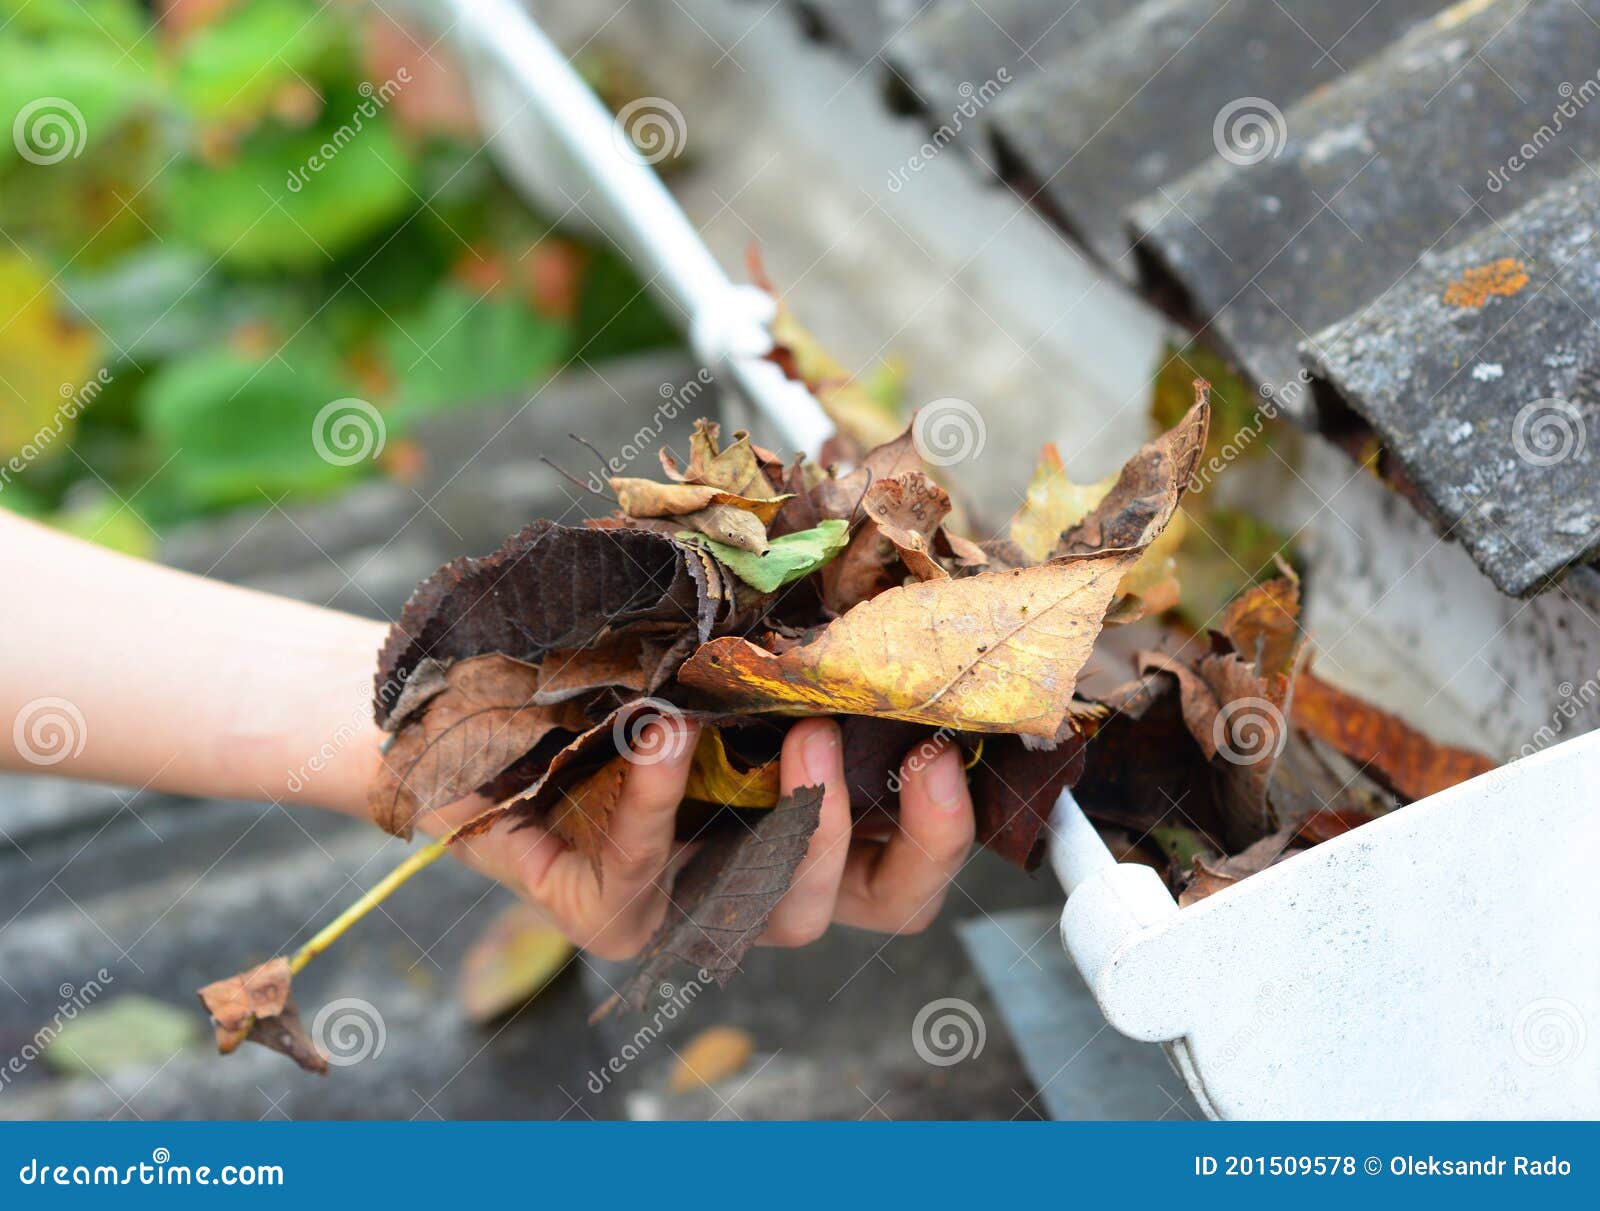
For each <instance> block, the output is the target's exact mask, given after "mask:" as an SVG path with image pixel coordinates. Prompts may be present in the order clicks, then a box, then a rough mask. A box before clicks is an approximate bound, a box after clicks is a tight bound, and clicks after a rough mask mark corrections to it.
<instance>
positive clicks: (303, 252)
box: [168, 94, 415, 270]
mask: <svg viewBox="0 0 1600 1211" xmlns="http://www.w3.org/2000/svg"><path fill="white" fill-rule="evenodd" d="M351 95H352V96H353V95H354V94H351ZM329 109H330V112H334V113H343V112H347V109H346V107H345V106H344V104H343V103H342V102H340V103H337V104H336V103H335V102H330V103H329ZM168 176H169V177H170V186H171V192H170V205H171V215H172V225H173V227H174V228H175V229H176V230H177V231H178V233H179V234H180V235H182V236H184V237H185V238H186V239H187V240H188V241H189V242H191V243H193V244H196V245H198V246H199V247H200V248H202V249H204V250H205V251H207V252H209V253H211V254H212V255H213V256H216V257H220V258H222V259H223V260H224V261H225V262H226V263H227V264H229V265H233V266H236V267H238V268H241V269H246V270H274V269H278V270H281V269H299V270H304V269H313V268H320V267H323V266H325V265H327V264H328V263H329V262H330V261H332V260H333V259H334V258H335V257H337V256H339V255H340V254H341V253H343V252H347V251H349V250H350V249H352V248H353V247H355V246H356V245H357V244H359V243H360V242H361V241H363V240H365V239H367V238H369V237H371V236H373V235H375V234H376V233H378V232H379V231H381V230H382V229H384V228H385V227H387V226H388V225H389V224H390V223H392V222H393V221H394V220H395V219H397V218H398V217H399V216H400V215H401V214H403V213H405V212H406V211H407V210H408V209H409V208H410V206H411V204H412V202H413V201H414V198H415V195H414V194H413V192H412V187H411V178H412V164H411V160H410V157H409V156H408V155H407V153H406V152H405V150H404V149H403V148H402V147H401V145H400V143H399V141H398V140H397V139H396V138H395V136H394V133H393V131H392V130H391V129H390V126H389V123H388V120H387V119H386V117H385V115H384V114H383V113H382V112H381V111H380V112H379V113H377V114H376V115H375V116H373V117H371V118H363V119H362V120H361V122H360V124H359V126H358V125H357V124H356V122H355V121H354V120H353V119H352V120H350V121H347V122H345V123H344V124H343V125H340V124H339V123H338V122H333V121H331V120H325V121H324V122H323V123H322V124H321V125H320V126H317V127H314V128H312V129H310V130H305V131H290V130H286V129H284V128H283V127H280V126H275V125H269V126H264V127H262V128H261V129H260V130H258V131H257V132H256V133H255V134H253V135H251V136H250V138H249V139H247V140H246V141H245V143H244V146H243V147H242V148H241V149H240V152H239V155H238V157H237V158H236V159H234V160H233V161H231V162H230V163H228V164H226V165H222V166H218V165H211V164H203V163H199V162H197V161H188V162H184V163H182V164H175V165H174V166H173V167H172V168H171V169H170V170H169V172H168Z"/></svg>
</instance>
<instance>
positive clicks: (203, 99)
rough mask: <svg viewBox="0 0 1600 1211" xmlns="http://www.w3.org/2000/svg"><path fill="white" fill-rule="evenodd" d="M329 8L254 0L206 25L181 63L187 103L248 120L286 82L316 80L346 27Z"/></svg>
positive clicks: (206, 116) (309, 1)
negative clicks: (329, 13)
mask: <svg viewBox="0 0 1600 1211" xmlns="http://www.w3.org/2000/svg"><path fill="white" fill-rule="evenodd" d="M325 8H326V5H325V4H319V3H313V0H253V2H252V3H249V4H240V5H235V6H233V8H232V9H231V10H230V11H229V12H228V13H227V14H226V15H225V16H224V17H223V18H222V19H221V20H219V21H217V22H215V23H213V24H211V25H208V26H206V27H205V28H203V29H201V30H199V31H198V32H197V33H195V35H194V36H193V37H191V38H189V39H188V40H187V41H186V42H185V43H184V44H183V48H182V50H181V52H180V54H179V58H178V62H177V69H176V75H177V86H178V94H179V96H180V97H181V98H182V100H183V102H184V106H185V108H187V109H188V110H189V111H190V112H191V113H192V114H194V115H195V116H196V117H198V118H201V119H203V120H208V121H210V120H218V119H226V120H229V121H248V120H250V119H252V118H256V117H258V116H260V115H261V114H263V113H265V112H266V111H267V110H268V109H269V108H270V107H271V105H272V102H273V99H274V98H275V97H276V96H277V95H278V93H279V92H280V91H281V90H282V89H283V88H285V87H286V86H289V85H292V84H295V83H298V82H300V81H303V80H305V79H306V78H308V77H310V78H313V79H314V78H316V77H317V76H318V75H319V73H320V68H321V66H322V64H323V62H324V61H325V60H326V59H328V58H329V57H330V56H331V55H332V54H333V53H334V52H335V50H336V48H337V47H338V45H339V43H340V41H341V39H342V36H343V32H344V31H343V22H341V21H339V20H338V19H337V15H326V14H325V13H324V11H323V10H324V9H325Z"/></svg>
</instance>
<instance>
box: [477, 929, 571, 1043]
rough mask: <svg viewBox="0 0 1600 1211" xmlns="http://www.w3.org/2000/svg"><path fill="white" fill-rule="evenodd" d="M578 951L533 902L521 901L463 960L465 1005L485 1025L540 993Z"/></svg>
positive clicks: (482, 937)
mask: <svg viewBox="0 0 1600 1211" xmlns="http://www.w3.org/2000/svg"><path fill="white" fill-rule="evenodd" d="M575 953H576V951H575V950H574V948H573V945H572V943H571V942H569V941H568V940H567V937H566V935H565V934H563V933H562V932H561V931H560V930H559V929H557V928H556V927H555V926H554V925H552V924H550V921H549V919H548V918H547V917H546V916H545V915H544V914H543V913H542V912H540V911H539V910H538V909H537V908H535V907H534V906H533V905H531V904H524V903H522V902H521V901H518V902H517V903H515V904H512V905H510V906H509V907H507V908H506V909H505V910H504V911H502V912H501V913H499V914H498V915H497V916H496V917H495V918H494V920H493V921H491V922H489V926H488V928H487V929H485V930H484V931H483V933H482V934H480V935H479V937H478V939H477V940H476V941H475V942H473V943H472V945H470V946H468V947H467V951H466V954H465V955H464V956H463V957H462V962H461V1006H462V1008H463V1009H464V1010H466V1014H467V1017H468V1018H470V1019H471V1020H472V1021H474V1022H477V1023H479V1024H480V1025H481V1024H483V1023H485V1022H490V1021H493V1020H494V1019H495V1018H498V1017H500V1016H501V1015H502V1014H505V1013H509V1012H511V1010H513V1009H517V1008H519V1007H520V1006H522V1005H525V1004H526V1003H527V1002H529V1001H531V1000H532V999H533V998H534V997H535V996H537V995H538V993H539V991H540V990H541V989H543V988H544V986H545V985H546V984H548V983H549V982H550V981H551V980H553V979H554V978H555V977H556V976H557V975H558V974H560V972H561V971H562V970H563V969H564V968H565V967H566V965H567V962H568V960H570V959H571V958H572V956H573V955H574V954H575Z"/></svg>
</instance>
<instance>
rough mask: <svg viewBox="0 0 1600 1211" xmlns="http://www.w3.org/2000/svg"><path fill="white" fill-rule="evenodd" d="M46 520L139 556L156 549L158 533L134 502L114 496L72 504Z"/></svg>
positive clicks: (123, 551)
mask: <svg viewBox="0 0 1600 1211" xmlns="http://www.w3.org/2000/svg"><path fill="white" fill-rule="evenodd" d="M46 520H47V521H48V522H49V523H50V524H51V525H52V526H54V527H55V528H56V529H58V530H62V531H64V532H66V533H68V534H72V535H74V536H76V537H78V538H82V539H84V540H86V541H88V542H97V543H99V544H100V545H101V546H102V547H110V548H111V549H112V550H113V551H121V552H122V553H123V554H124V555H132V556H134V557H135V558H137V559H151V558H154V556H155V553H156V536H155V533H154V532H153V531H152V530H151V529H150V527H149V526H148V525H146V524H145V522H144V519H143V518H141V517H140V515H139V514H138V512H137V511H136V510H135V509H134V508H133V506H132V505H128V504H124V503H123V502H122V501H119V500H117V499H116V498H115V497H112V496H108V495H99V496H96V497H95V498H93V499H92V500H90V501H87V502H86V503H83V504H74V505H70V506H68V507H67V508H65V509H63V510H61V511H60V512H58V513H55V514H52V515H51V516H49V517H48V518H46Z"/></svg>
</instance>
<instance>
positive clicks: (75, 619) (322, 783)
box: [0, 511, 384, 812]
mask: <svg viewBox="0 0 1600 1211" xmlns="http://www.w3.org/2000/svg"><path fill="white" fill-rule="evenodd" d="M0 573H3V574H4V583H5V586H6V587H5V589H4V591H3V593H0V636H3V637H4V638H3V640H0V648H3V651H4V657H3V664H4V671H3V673H0V724H6V725H9V726H6V727H5V728H4V730H3V732H0V767H4V768H8V769H15V770H24V771H33V772H51V773H57V774H65V775H68V776H71V777H78V778H92V779H97V780H101V781H106V782H118V783H123V784H126V785H132V786H150V787H154V788H156V789H160V790H168V791H177V792H181V793H186V794H194V795H207V796H217V797H224V798H245V799H272V800H279V801H283V802H301V803H315V804H318V805H320V806H324V807H330V808H334V809H335V810H339V811H345V812H359V811H361V810H362V803H363V799H364V795H365V787H366V783H367V780H368V778H369V777H370V775H371V772H372V769H373V767H374V765H375V763H376V761H377V745H378V739H379V733H378V731H377V729H376V727H375V726H374V725H373V723H372V711H371V705H370V704H371V695H372V667H373V664H374V656H375V653H376V651H377V648H378V646H379V644H380V643H381V642H382V640H383V633H384V627H383V624H381V623H375V622H371V621H369V620H366V619H362V618H357V617H354V616H352V615H349V614H342V613H338V612H336V611H333V610H323V609H318V608H316V607H314V606H308V605H304V604H301V603H299V602H294V601H289V600H287V599H284V598H279V597H273V596H270V595H268V594H264V593H256V592H252V591H250V590H246V589H240V588H236V587H233V586H231V585H225V584H221V583H219V582H215V581H208V580H204V579H202V578H200V577H195V576H190V575H187V574H185V573H182V572H175V571H173V570H171V569H168V568H163V567H160V566H158V565H155V564H148V563H144V562H142V561H139V560H134V559H129V558H127V557H125V556H121V555H117V554H115V553H113V552H110V551H106V550H103V549H101V548H99V547H95V546H92V545H90V544H87V543H83V542H80V541H78V540H76V539H73V538H69V537H66V536H63V535H60V534H57V533H55V532H54V531H51V530H48V529H45V528H44V527H41V526H36V525H34V524H32V523H30V522H26V521H22V520H20V519H17V518H14V517H12V516H11V515H10V514H7V513H5V512H3V511H0Z"/></svg>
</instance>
